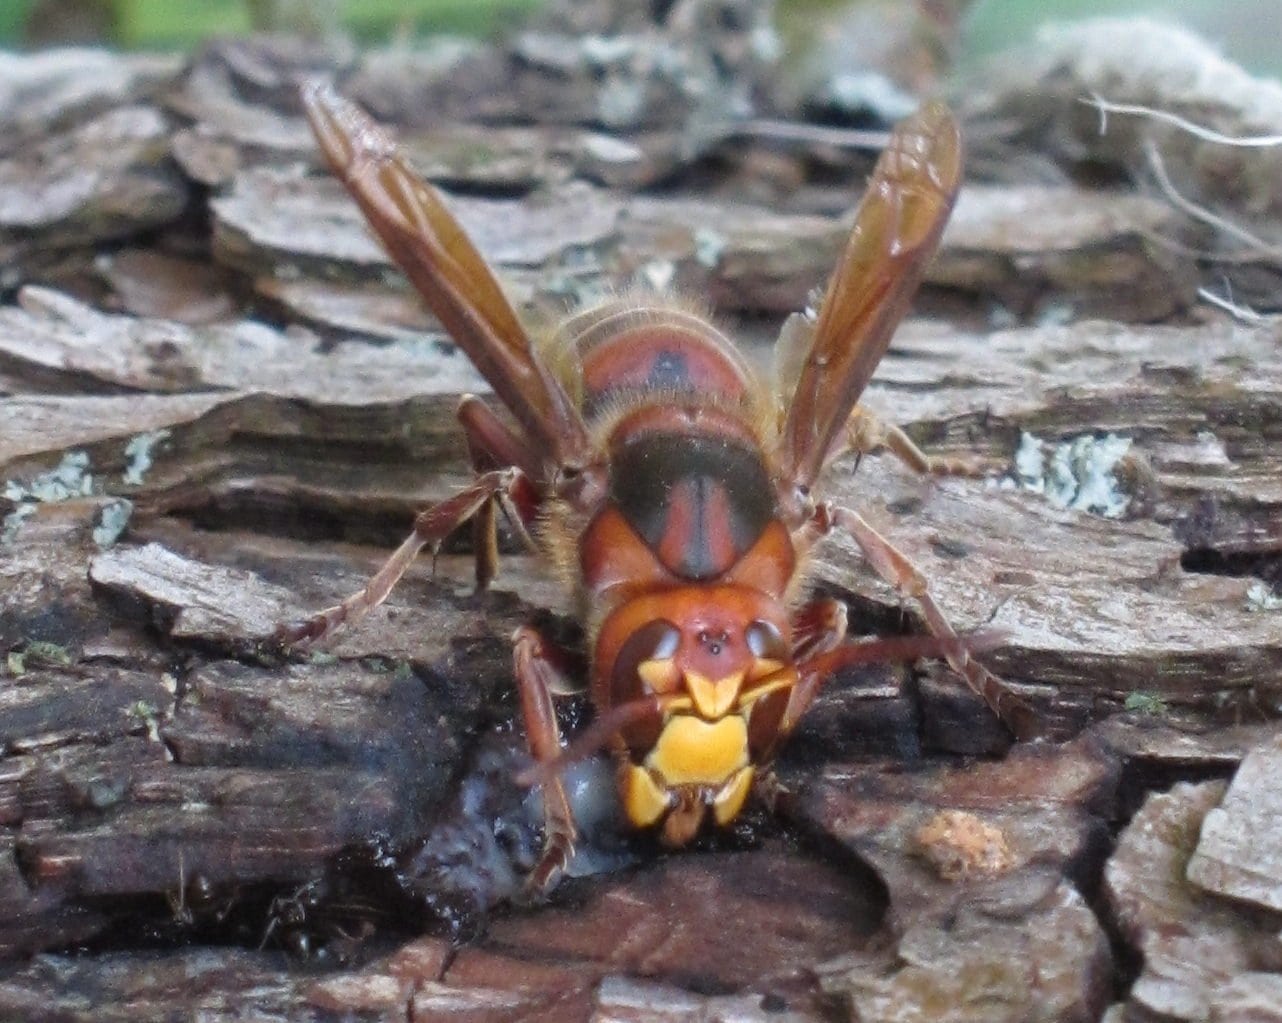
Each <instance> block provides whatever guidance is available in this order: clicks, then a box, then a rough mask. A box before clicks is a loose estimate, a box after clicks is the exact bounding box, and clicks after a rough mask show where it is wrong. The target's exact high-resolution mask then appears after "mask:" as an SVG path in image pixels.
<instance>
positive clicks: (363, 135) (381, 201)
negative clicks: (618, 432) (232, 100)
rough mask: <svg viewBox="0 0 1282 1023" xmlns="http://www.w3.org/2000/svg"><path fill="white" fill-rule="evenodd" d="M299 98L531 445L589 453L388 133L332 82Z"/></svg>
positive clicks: (455, 232) (374, 220) (406, 266)
mask: <svg viewBox="0 0 1282 1023" xmlns="http://www.w3.org/2000/svg"><path fill="white" fill-rule="evenodd" d="M303 105H304V107H305V109H306V111H307V117H308V120H309V121H310V122H311V125H312V130H313V131H314V132H315V134H316V138H317V140H318V141H319V143H320V146H321V149H322V150H323V151H324V153H325V156H326V158H327V159H328V161H329V163H330V166H331V167H332V168H333V170H334V172H335V174H337V175H338V176H339V178H340V179H341V180H342V182H343V184H345V185H346V186H347V189H348V191H349V192H351V194H352V197H353V198H354V199H355V200H356V203H357V205H358V206H360V208H361V212H362V213H364V214H365V218H366V219H367V220H368V221H369V224H370V226H371V227H372V228H373V229H374V232H375V234H377V235H378V237H379V239H380V240H381V241H382V243H383V245H384V247H385V248H386V249H387V252H388V254H389V255H390V256H391V257H392V259H393V260H395V261H396V263H397V264H398V265H399V266H400V267H401V269H402V270H403V271H404V272H405V275H406V276H407V277H408V278H409V279H410V281H411V282H412V283H413V284H414V286H415V287H416V288H417V289H418V291H419V292H420V293H421V294H422V296H423V299H424V301H426V303H427V305H428V307H429V308H430V309H431V310H432V312H433V313H435V314H436V317H437V319H439V320H440V321H441V323H442V324H443V325H444V327H445V329H446V330H447V331H448V332H449V334H450V336H451V337H452V338H453V339H454V341H455V342H456V343H457V344H458V346H459V347H460V348H462V349H463V351H464V352H466V353H467V356H468V358H470V359H471V360H472V362H473V364H474V365H475V366H476V368H477V369H478V370H479V371H480V372H481V375H482V376H484V377H485V379H486V380H488V381H489V383H490V386H491V387H493V388H494V393H495V394H497V395H498V397H499V399H500V400H501V401H502V402H503V403H504V404H505V405H506V406H507V407H508V408H509V409H510V410H511V412H512V414H513V415H514V416H515V417H516V419H517V421H518V422H519V423H520V424H521V425H522V426H523V427H524V428H525V430H526V432H527V434H528V439H529V440H530V441H531V446H532V447H535V448H537V450H539V451H541V452H546V453H547V454H548V456H549V459H550V461H551V462H552V463H553V464H557V465H580V464H582V462H583V460H584V459H585V458H586V457H587V454H588V450H589V442H588V436H587V430H586V429H585V427H584V425H583V420H582V418H581V417H580V415H579V413H578V411H577V409H575V407H574V405H573V403H572V402H571V401H570V399H569V397H568V396H567V395H566V393H565V390H564V388H562V387H561V385H560V384H559V383H558V382H557V381H556V379H555V378H554V377H553V376H552V374H551V373H550V371H549V370H548V368H547V367H546V366H545V365H544V364H543V363H542V362H541V361H540V360H539V358H538V357H537V356H536V355H535V353H534V348H533V346H532V345H531V343H530V338H529V336H528V334H527V333H526V331H525V328H524V327H522V326H521V322H520V320H519V319H518V318H517V315H516V312H515V310H513V308H512V306H511V303H509V302H508V300H507V298H506V296H504V294H503V291H502V289H501V288H500V287H499V284H498V281H497V280H495V278H494V273H493V271H491V269H490V267H489V264H487V263H486V262H485V260H484V259H483V258H482V256H481V254H480V253H479V252H477V250H476V246H474V245H473V244H472V241H471V239H470V238H468V236H467V234H466V233H465V232H464V231H463V228H462V227H461V226H460V225H459V223H458V221H457V220H455V219H454V216H453V215H452V214H451V213H450V212H449V210H448V209H446V208H445V204H444V203H443V202H442V200H441V196H440V193H438V192H437V191H436V189H434V188H433V187H432V186H431V185H429V184H427V183H426V182H424V181H423V180H422V179H421V178H419V177H418V176H417V175H416V174H415V173H414V172H413V171H412V170H411V169H410V167H409V165H408V164H407V163H406V162H405V159H404V158H403V157H402V156H401V155H400V154H399V153H398V152H397V150H396V145H395V143H394V142H393V141H392V139H391V137H390V136H389V135H388V134H387V133H386V132H385V131H383V130H382V129H381V128H380V127H379V126H378V125H377V124H375V123H374V121H373V120H371V119H370V118H369V116H367V115H366V114H365V113H364V112H363V111H362V110H361V109H360V108H358V107H357V106H356V105H355V104H353V103H350V102H348V101H347V100H345V99H343V98H342V97H341V96H339V95H338V94H337V93H336V92H334V90H333V89H332V88H331V87H330V86H329V85H327V84H324V83H320V82H313V83H308V84H307V85H305V86H304V87H303Z"/></svg>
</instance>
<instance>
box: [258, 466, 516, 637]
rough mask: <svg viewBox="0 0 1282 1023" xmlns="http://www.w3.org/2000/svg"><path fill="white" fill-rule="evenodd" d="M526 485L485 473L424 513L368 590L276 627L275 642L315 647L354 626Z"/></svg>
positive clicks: (501, 473) (509, 473) (507, 472)
mask: <svg viewBox="0 0 1282 1023" xmlns="http://www.w3.org/2000/svg"><path fill="white" fill-rule="evenodd" d="M523 482H525V475H524V474H523V473H522V472H521V470H519V469H515V468H512V469H497V470H494V471H493V472H487V473H484V474H482V475H480V476H478V477H477V478H476V480H475V481H474V482H473V483H472V484H471V486H468V487H466V488H464V489H463V490H461V491H459V492H458V493H457V494H455V495H454V496H453V497H450V498H447V499H446V500H444V501H441V502H440V503H439V504H434V505H432V507H430V508H425V509H424V510H423V511H421V512H419V513H418V515H417V516H416V517H415V519H414V529H413V532H411V533H410V535H409V536H408V537H406V538H405V541H404V542H403V543H402V544H401V545H400V546H399V547H398V548H396V550H395V551H394V552H393V553H392V556H391V557H390V558H388V559H387V561H385V562H384V563H383V567H382V568H380V569H379V570H378V571H377V572H375V573H374V575H373V576H371V577H370V580H369V582H367V583H366V584H365V587H364V589H362V590H360V591H359V592H357V593H353V594H352V595H351V596H350V597H348V598H346V599H345V600H343V601H342V602H340V603H338V604H335V605H334V606H333V607H330V608H326V609H325V610H324V611H321V612H320V613H319V614H316V615H313V616H312V617H311V618H308V619H306V620H305V621H302V622H296V623H293V624H282V625H279V626H277V627H276V639H277V640H278V641H279V642H282V643H300V642H307V643H314V642H315V641H317V640H319V639H322V638H323V637H325V636H328V635H329V634H330V633H332V632H333V631H334V630H335V629H337V628H338V627H339V626H340V625H342V624H343V623H344V622H348V621H354V620H356V619H358V618H360V617H362V616H363V615H365V614H368V613H369V612H370V611H371V610H373V609H374V608H376V607H378V605H379V604H381V603H383V601H384V600H386V599H387V595H388V594H389V593H391V592H392V588H393V587H394V586H395V585H396V584H397V583H398V582H400V579H401V576H403V575H404V574H405V572H406V571H407V570H408V569H409V567H410V565H411V564H412V563H413V561H414V559H415V558H416V557H417V556H418V553H419V551H421V550H422V549H423V548H424V547H432V548H436V547H438V546H439V545H440V544H441V542H442V541H443V540H444V539H445V538H446V537H447V536H449V535H450V534H451V533H452V532H454V530H456V529H457V528H458V527H459V526H461V525H462V524H463V523H464V522H467V521H468V520H469V519H470V518H472V517H473V516H474V515H476V513H477V512H479V511H480V510H481V509H482V508H483V507H484V506H485V505H486V504H488V503H490V502H492V501H494V500H495V499H500V500H501V499H502V498H503V497H504V496H509V495H511V494H512V493H513V492H514V491H518V490H519V489H520V487H521V485H522V483H523Z"/></svg>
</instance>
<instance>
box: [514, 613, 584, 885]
mask: <svg viewBox="0 0 1282 1023" xmlns="http://www.w3.org/2000/svg"><path fill="white" fill-rule="evenodd" d="M513 640H514V642H515V649H514V650H513V652H512V660H513V666H514V669H515V672H516V684H517V688H518V690H519V691H520V696H521V714H522V717H524V719H525V735H526V740H527V741H528V742H529V744H530V755H531V756H533V757H534V760H535V762H536V763H543V764H546V763H550V762H551V761H554V760H556V759H557V758H558V757H559V756H560V755H561V732H560V729H559V728H557V724H556V711H555V710H554V709H553V706H552V694H553V692H557V691H562V690H564V689H565V680H564V678H563V676H562V673H561V671H560V670H559V669H558V667H557V665H556V662H555V659H554V657H553V654H552V651H551V650H550V649H549V647H548V644H547V642H546V641H545V640H544V639H543V637H542V636H540V635H539V633H538V631H537V630H536V629H534V628H533V627H531V626H529V625H522V626H521V627H520V628H519V629H517V630H516V634H515V635H514V636H513ZM540 788H541V789H542V795H543V853H542V855H541V856H540V857H539V861H538V863H536V864H535V865H534V869H533V870H532V871H530V876H529V877H527V878H526V879H525V889H526V891H527V892H529V893H530V894H533V895H538V894H540V893H542V892H544V891H546V890H547V888H548V887H549V886H550V885H551V884H552V882H553V881H555V880H556V879H557V877H559V876H560V874H561V873H562V871H564V870H565V868H566V866H567V865H568V864H569V862H570V858H571V857H572V856H573V855H574V842H575V839H576V838H577V837H578V829H577V828H576V827H575V824H574V813H573V811H572V810H571V809H570V800H569V799H568V797H567V796H566V794H565V786H564V785H563V784H562V783H561V776H560V774H553V775H551V776H550V777H547V778H544V779H543V780H542V781H541V782H540Z"/></svg>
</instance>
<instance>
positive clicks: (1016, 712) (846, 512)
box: [816, 506, 1036, 738]
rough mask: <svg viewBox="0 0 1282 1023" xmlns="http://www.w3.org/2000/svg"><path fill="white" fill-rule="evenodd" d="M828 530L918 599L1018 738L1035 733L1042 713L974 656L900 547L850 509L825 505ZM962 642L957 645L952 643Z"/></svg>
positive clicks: (952, 654)
mask: <svg viewBox="0 0 1282 1023" xmlns="http://www.w3.org/2000/svg"><path fill="white" fill-rule="evenodd" d="M816 519H817V520H818V521H817V523H816V524H817V526H818V527H819V529H820V530H821V531H822V532H825V533H826V532H830V531H831V530H832V529H834V528H839V529H843V530H845V531H846V532H847V533H849V534H850V535H851V536H852V537H854V539H855V542H856V543H857V544H859V547H860V549H861V550H862V551H863V553H864V557H866V558H867V559H868V563H869V564H870V565H872V567H873V569H874V571H876V573H877V574H878V575H879V576H881V577H882V578H883V579H884V580H885V581H886V582H888V583H889V584H890V585H891V586H893V587H894V588H895V589H896V590H897V591H898V592H899V594H900V596H902V597H908V598H911V599H913V600H915V601H916V602H917V604H918V606H919V607H920V608H921V610H922V613H923V614H924V615H925V618H926V627H927V628H928V629H929V630H930V633H931V635H932V636H934V637H936V638H937V639H941V640H948V641H950V642H948V644H947V645H946V646H945V648H944V651H945V657H946V658H947V660H948V665H949V667H951V668H952V669H953V671H955V672H957V673H958V674H959V675H961V676H962V678H964V679H965V680H966V683H967V685H969V686H970V688H971V689H973V690H974V691H975V693H977V694H978V695H979V696H980V697H982V698H983V700H984V702H985V703H987V704H988V706H989V707H990V708H991V709H992V711H993V713H994V714H996V715H997V716H998V717H999V718H1000V719H1001V720H1002V721H1004V722H1005V723H1006V724H1007V725H1008V726H1009V727H1010V729H1011V731H1012V732H1014V734H1015V735H1016V737H1017V738H1027V737H1029V736H1031V735H1033V734H1035V725H1036V715H1035V714H1034V713H1033V710H1032V708H1031V707H1030V706H1029V705H1028V704H1027V703H1025V702H1024V701H1023V700H1022V699H1020V698H1019V697H1018V696H1016V695H1015V694H1014V693H1013V692H1011V690H1010V689H1009V688H1007V686H1006V685H1005V683H1003V682H1002V680H1001V679H999V678H998V677H997V676H996V675H994V674H993V673H992V672H991V671H989V670H988V669H987V668H985V667H984V666H983V665H982V664H980V663H979V662H978V661H976V660H975V659H974V658H973V657H971V655H970V651H969V650H968V649H967V647H966V645H965V643H964V642H962V641H960V640H958V637H957V631H956V630H955V629H954V628H953V626H952V623H950V622H949V621H948V618H947V617H945V615H944V613H943V611H942V610H940V607H939V605H938V604H936V603H935V598H934V597H932V596H931V594H930V589H929V586H928V584H927V581H926V577H925V576H924V575H923V574H922V573H921V571H920V570H919V569H918V568H917V566H916V565H914V564H913V563H912V562H911V561H909V560H908V558H907V556H906V555H904V554H903V553H902V552H901V551H900V550H899V549H898V548H896V547H895V546H894V545H893V544H892V543H891V542H890V541H889V540H887V539H886V538H885V537H883V536H882V535H881V534H880V533H878V532H877V531H876V530H875V529H873V527H872V526H871V525H869V523H868V522H867V520H866V519H864V517H863V516H862V515H860V514H858V513H857V512H854V511H852V510H850V509H849V508H839V507H833V506H822V507H820V508H819V509H818V510H817V512H816ZM951 641H956V642H951Z"/></svg>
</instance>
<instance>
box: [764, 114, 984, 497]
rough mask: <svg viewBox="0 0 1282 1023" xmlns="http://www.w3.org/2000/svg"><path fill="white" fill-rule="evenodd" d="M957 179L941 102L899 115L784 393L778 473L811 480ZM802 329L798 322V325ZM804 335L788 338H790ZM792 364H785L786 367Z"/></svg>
mask: <svg viewBox="0 0 1282 1023" xmlns="http://www.w3.org/2000/svg"><path fill="white" fill-rule="evenodd" d="M960 183H961V136H960V134H959V132H958V130H957V124H956V122H955V121H954V120H953V117H952V114H950V113H949V111H948V108H947V107H945V106H944V105H943V104H942V103H930V104H927V105H926V106H924V107H922V109H921V110H919V111H918V112H917V113H916V114H914V115H913V116H912V117H910V118H908V119H907V120H905V121H903V122H902V123H901V124H900V125H899V126H898V127H897V128H896V129H895V132H894V134H893V135H892V136H891V139H890V144H889V145H888V146H887V147H886V150H885V152H883V153H882V154H881V159H880V160H878V161H877V166H876V169H875V170H874V171H873V176H872V180H871V181H870V182H869V184H868V190H867V192H865V194H864V197H863V200H862V202H860V204H859V210H858V212H857V213H856V215H855V226H854V230H853V231H852V232H851V234H850V240H849V241H848V242H847V243H846V248H845V251H844V252H843V253H842V255H841V258H840V260H839V261H838V263H837V268H836V270H835V271H834V272H833V275H832V280H831V281H830V282H829V284H828V290H827V292H826V293H825V295H824V299H823V304H822V306H820V309H819V314H818V317H817V320H816V322H815V323H814V325H813V331H812V332H811V334H812V337H813V341H812V342H811V343H810V347H809V351H808V352H807V353H806V355H805V357H804V359H802V358H800V357H799V356H797V355H796V354H792V355H790V356H789V357H788V358H786V359H784V364H783V365H781V367H780V369H781V372H782V373H784V374H787V376H785V377H783V379H788V378H789V377H791V376H792V374H794V373H795V374H796V381H797V386H796V390H795V392H794V393H793V395H792V397H791V400H788V399H787V396H784V400H785V406H786V408H787V415H786V418H785V420H784V425H783V431H782V439H781V449H780V462H781V467H782V470H783V479H785V480H786V481H789V482H791V483H793V484H795V485H796V486H803V487H809V486H811V485H812V484H813V483H814V481H815V478H816V477H817V476H818V475H819V472H820V470H821V469H822V468H823V465H824V461H825V458H826V455H827V453H828V451H829V449H830V447H831V445H832V444H833V441H834V440H835V438H836V436H837V434H838V432H839V431H840V430H841V429H842V427H843V426H844V425H845V422H846V419H847V418H848V417H849V415H850V413H851V411H852V410H853V409H854V407H855V405H856V403H857V402H858V401H859V396H860V395H861V394H862V393H863V390H864V388H865V387H867V386H868V380H869V378H870V377H871V376H872V374H873V371H874V370H875V369H876V368H877V364H878V363H879V362H880V361H881V357H882V356H883V355H884V354H885V353H886V348H887V347H888V346H889V345H890V338H891V336H892V334H893V333H894V331H895V328H896V327H897V326H898V325H899V321H900V319H902V318H903V316H904V313H906V312H907V310H908V304H909V302H910V301H911V300H912V296H913V293H914V292H915V291H916V290H917V285H918V284H919V283H920V282H921V277H922V273H923V272H924V270H925V267H926V264H927V263H928V262H929V261H930V257H931V256H932V255H933V254H934V252H935V248H936V246H937V245H938V244H939V237H940V235H941V234H942V233H943V230H944V224H945V223H947V221H948V214H949V212H950V211H951V210H952V206H953V200H954V199H955V198H956V195H957V188H958V186H959V184H960ZM799 329H800V328H799ZM804 340H805V334H804V333H801V334H796V335H795V336H793V337H792V338H791V343H792V344H793V345H795V344H796V343H797V342H798V341H803V342H804ZM789 363H791V365H788V364H789Z"/></svg>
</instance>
